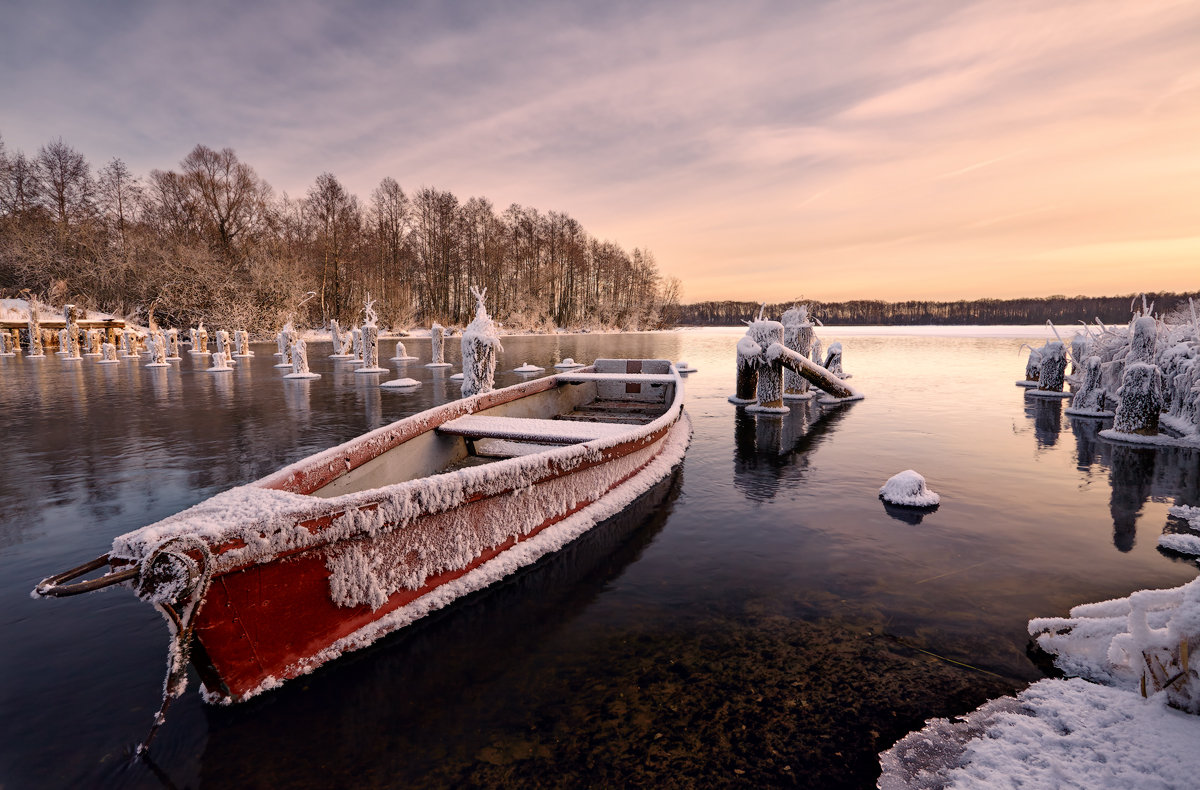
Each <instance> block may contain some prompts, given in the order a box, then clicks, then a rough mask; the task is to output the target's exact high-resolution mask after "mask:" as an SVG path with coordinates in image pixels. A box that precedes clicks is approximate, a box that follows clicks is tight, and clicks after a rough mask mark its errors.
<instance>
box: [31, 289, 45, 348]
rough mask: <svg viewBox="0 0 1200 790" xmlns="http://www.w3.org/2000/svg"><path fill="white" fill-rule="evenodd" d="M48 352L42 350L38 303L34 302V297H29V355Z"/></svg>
mask: <svg viewBox="0 0 1200 790" xmlns="http://www.w3.org/2000/svg"><path fill="white" fill-rule="evenodd" d="M45 355H46V353H45V352H44V351H43V350H42V326H41V324H40V323H38V311H37V305H36V304H34V303H33V297H32V296H30V297H29V356H31V357H44V356H45Z"/></svg>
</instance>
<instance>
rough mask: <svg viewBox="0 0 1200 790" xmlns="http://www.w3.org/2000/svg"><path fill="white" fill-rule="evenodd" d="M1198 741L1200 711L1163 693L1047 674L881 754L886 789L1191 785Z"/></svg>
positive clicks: (1198, 765) (1091, 789)
mask: <svg viewBox="0 0 1200 790" xmlns="http://www.w3.org/2000/svg"><path fill="white" fill-rule="evenodd" d="M1197 745H1200V717H1197V716H1189V715H1188V714H1186V713H1182V712H1180V711H1177V710H1174V709H1172V708H1170V707H1168V706H1167V705H1166V701H1165V699H1163V697H1162V695H1157V696H1154V697H1150V698H1149V699H1143V698H1142V696H1141V695H1140V694H1139V693H1138V692H1136V691H1128V690H1126V689H1119V688H1108V687H1105V686H1098V685H1096V684H1094V683H1089V682H1087V681H1085V680H1080V679H1078V678H1075V679H1071V680H1041V681H1038V682H1037V683H1034V684H1033V685H1032V686H1030V687H1029V688H1028V689H1026V690H1025V691H1022V692H1021V693H1020V694H1018V695H1017V696H1016V698H1013V697H1001V698H1000V699H998V700H992V701H991V702H988V703H985V704H984V705H983V706H981V707H980V708H978V709H977V710H975V711H973V712H972V713H969V714H967V715H966V716H964V717H962V718H961V720H959V721H956V722H952V721H950V720H948V719H931V720H930V721H929V722H928V723H927V725H926V726H925V728H924V729H922V730H919V731H917V732H914V733H911V734H909V735H907V736H905V737H904V738H903V739H901V740H900V741H898V742H897V743H896V745H895V746H893V747H892V748H891V749H889V750H888V751H886V752H884V753H883V754H882V755H880V760H879V761H880V765H881V766H882V768H883V774H882V775H881V776H880V778H879V787H880V788H882V789H883V790H902V789H908V788H913V789H916V788H921V789H922V790H925V789H927V788H928V789H930V790H932V788H963V789H967V788H988V789H989V790H992V789H993V788H998V787H1013V788H1017V787H1020V788H1046V790H1052V789H1053V788H1065V787H1072V788H1088V790H1097V789H1098V788H1122V789H1123V788H1131V787H1156V788H1188V787H1195V786H1196V782H1197V777H1198V776H1200V750H1198V749H1197V748H1196V747H1197Z"/></svg>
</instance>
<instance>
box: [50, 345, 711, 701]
mask: <svg viewBox="0 0 1200 790" xmlns="http://www.w3.org/2000/svg"><path fill="white" fill-rule="evenodd" d="M690 435H691V425H690V422H689V420H688V418H687V415H686V414H685V413H684V411H683V387H682V384H681V379H680V376H679V374H678V373H677V371H676V370H675V367H674V366H673V365H672V364H671V363H670V362H669V361H668V360H653V359H646V360H642V359H630V360H625V359H600V360H596V362H595V364H594V365H592V366H591V367H587V368H584V369H582V370H578V371H571V372H567V373H559V374H555V375H550V376H546V377H544V378H540V379H536V380H533V381H528V382H523V383H520V384H517V385H514V386H511V387H507V388H504V389H500V390H493V391H489V392H485V393H481V394H479V395H475V396H472V397H469V398H465V399H463V400H459V401H454V402H452V403H448V404H445V405H443V406H439V407H436V408H433V409H429V410H427V411H425V412H422V413H420V414H416V415H413V416H411V417H408V418H405V419H402V420H399V421H397V422H395V423H392V424H391V425H388V426H385V427H383V428H380V429H378V430H375V431H372V432H370V433H367V434H365V435H363V436H361V437H359V438H357V439H354V440H352V441H350V442H347V443H345V444H342V445H339V446H337V447H334V448H331V449H329V450H325V451H323V452H321V453H318V454H316V455H313V456H310V457H309V458H306V459H304V460H302V461H299V462H297V463H295V464H292V465H291V466H288V467H285V468H284V469H281V470H279V471H278V472H276V473H274V474H272V475H269V476H267V477H265V478H263V479H261V480H258V481H257V482H254V483H250V484H248V485H245V486H240V487H238V488H234V489H231V490H229V491H226V492H224V493H221V494H218V495H216V496H214V497H212V498H210V499H208V500H206V501H204V502H202V503H200V504H198V505H196V506H194V507H192V508H189V509H188V510H185V511H183V512H182V513H179V514H176V515H174V516H171V517H169V518H166V519H164V520H162V521H159V522H157V523H155V524H151V525H149V526H146V527H143V528H141V529H139V530H135V531H133V532H129V533H127V534H124V535H121V536H119V537H117V538H116V539H115V540H114V541H113V545H112V549H111V551H110V552H109V553H108V554H107V555H104V556H103V557H100V558H98V559H96V560H94V561H93V562H91V563H88V564H86V565H83V566H80V567H79V568H75V569H72V570H70V571H66V572H65V573H62V574H58V575H56V576H52V577H49V578H48V579H45V580H43V582H42V583H41V584H39V585H38V587H37V589H36V590H35V592H36V593H37V594H38V595H43V596H63V595H73V594H76V593H81V592H87V591H89V590H93V589H99V588H100V587H104V586H108V585H110V584H115V583H125V584H127V585H131V586H133V587H134V588H135V589H136V591H137V594H138V596H139V597H141V598H143V599H144V600H147V601H149V602H151V603H153V604H154V605H155V606H156V607H157V608H158V609H159V610H160V611H161V612H162V613H163V615H164V617H165V618H167V620H168V628H169V629H170V631H171V634H172V637H173V642H172V648H171V651H170V653H169V655H170V661H169V662H168V677H167V683H166V691H165V694H166V698H170V697H174V696H178V694H180V693H182V691H183V688H184V687H185V685H186V665H187V663H188V661H189V660H190V661H191V663H192V664H193V665H194V666H195V667H196V669H197V672H198V674H199V676H200V678H201V681H202V682H203V685H204V689H205V697H206V699H208V700H209V701H212V702H223V703H229V702H239V701H242V700H245V699H248V698H250V697H253V696H254V695H256V694H258V693H260V692H262V691H264V690H267V689H270V688H274V687H276V686H278V685H280V684H281V683H282V682H284V681H286V680H289V679H291V678H295V677H298V676H300V675H304V674H306V673H308V672H311V671H312V670H314V669H315V668H317V667H319V666H321V665H322V664H324V663H325V662H327V661H330V660H332V659H334V658H337V657H338V656H340V655H341V654H342V653H344V652H347V651H351V650H355V649H357V648H361V647H365V646H367V645H369V644H371V643H372V642H374V641H375V640H376V639H378V638H379V637H381V636H383V635H384V634H387V633H390V632H392V631H395V630H396V629H399V628H401V627H403V626H405V625H407V624H409V623H411V622H413V621H414V620H417V619H419V618H420V617H423V616H424V615H426V614H428V613H430V612H432V611H435V610H437V609H440V608H442V607H444V606H446V605H447V604H449V603H450V602H451V601H453V600H455V599H456V598H459V597H461V596H463V595H466V594H468V593H471V592H474V591H476V590H479V589H482V588H483V587H486V586H487V585H489V584H491V583H493V582H495V581H497V580H498V579H501V578H503V577H505V576H507V575H509V574H511V573H512V572H514V571H515V570H517V569H518V568H521V567H523V566H526V565H529V564H531V563H533V562H535V561H537V560H538V559H539V558H540V557H543V556H545V555H547V554H549V553H551V552H554V551H556V550H558V549H560V548H562V547H563V546H565V545H566V544H567V543H569V542H570V541H572V540H573V539H574V538H576V537H578V536H579V535H581V534H583V533H584V532H586V531H587V530H588V529H590V528H591V527H593V526H595V524H596V523H598V522H599V521H601V520H603V519H605V518H607V517H608V516H611V515H614V514H615V513H617V512H619V511H620V510H621V509H623V508H624V507H625V506H626V505H628V504H629V503H631V502H632V501H633V500H634V499H636V498H637V497H638V496H639V495H640V494H642V493H643V492H645V491H647V490H649V489H650V488H651V487H652V486H653V485H654V484H655V483H657V482H658V481H659V480H661V479H662V478H663V477H665V476H666V475H667V474H668V473H669V472H670V471H671V469H673V468H674V467H675V465H676V464H678V463H679V461H680V460H682V458H683V453H684V451H685V449H686V448H687V444H688V441H689V439H690ZM105 565H108V566H110V570H109V571H108V573H107V575H105V576H102V577H100V578H97V579H92V580H89V581H83V582H74V581H73V580H75V579H78V578H79V577H81V576H83V575H85V574H87V573H89V572H91V571H95V570H97V569H99V568H101V567H104V566H105ZM165 707H166V699H164V708H163V709H164V710H165ZM159 720H161V713H160V716H159Z"/></svg>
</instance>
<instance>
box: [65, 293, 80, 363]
mask: <svg viewBox="0 0 1200 790" xmlns="http://www.w3.org/2000/svg"><path fill="white" fill-rule="evenodd" d="M63 319H64V321H65V322H66V324H67V347H66V348H65V349H63V350H64V351H66V352H67V359H80V356H79V312H78V311H77V310H76V309H75V305H73V304H69V305H65V306H64V307H63Z"/></svg>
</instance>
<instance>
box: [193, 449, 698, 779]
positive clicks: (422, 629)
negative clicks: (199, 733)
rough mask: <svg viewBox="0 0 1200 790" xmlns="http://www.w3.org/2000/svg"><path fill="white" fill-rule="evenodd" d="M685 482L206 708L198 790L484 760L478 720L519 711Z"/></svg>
mask: <svg viewBox="0 0 1200 790" xmlns="http://www.w3.org/2000/svg"><path fill="white" fill-rule="evenodd" d="M682 482H683V469H682V467H677V468H676V469H675V470H674V472H672V473H671V474H670V475H669V476H667V477H666V478H664V479H663V480H662V481H661V482H659V483H658V484H656V485H655V486H654V487H653V488H652V489H650V490H649V491H648V492H646V493H645V494H643V495H642V496H641V497H639V498H638V499H637V500H636V501H634V502H633V503H632V504H631V505H630V506H629V507H627V508H626V509H624V510H623V511H621V512H620V513H618V514H617V515H615V516H613V517H612V518H610V519H608V520H606V521H604V522H602V523H600V524H598V525H597V526H596V527H594V528H593V529H591V530H589V531H588V532H587V533H585V534H584V535H582V536H581V537H580V538H579V539H578V540H576V541H575V542H573V543H572V544H570V545H569V546H567V547H565V548H563V549H562V550H560V551H558V552H556V553H554V554H551V555H549V556H547V557H545V558H543V559H542V560H541V561H539V562H538V563H536V564H535V565H532V566H530V567H529V568H526V569H525V570H523V571H519V572H518V573H517V574H515V575H514V576H512V577H511V578H509V579H506V580H505V581H503V582H501V583H498V584H496V585H493V586H491V587H488V588H486V589H484V590H481V591H480V592H478V593H476V594H474V595H472V596H469V597H467V598H464V599H462V600H460V601H457V602H456V603H455V604H454V605H453V606H451V607H448V608H447V609H445V610H442V611H440V612H438V613H435V614H431V615H429V616H427V617H425V618H423V619H422V620H419V621H417V622H415V623H413V624H412V625H409V626H408V627H406V628H404V629H402V630H400V631H398V632H396V633H394V634H392V635H391V636H389V637H388V638H386V639H384V640H381V641H380V642H379V643H377V644H375V645H374V646H372V647H370V648H366V649H364V650H362V651H360V652H358V653H352V654H348V655H346V656H344V657H343V658H342V659H340V660H338V661H336V662H333V663H332V664H330V665H327V666H325V667H323V668H321V669H320V670H318V671H317V672H315V673H314V674H313V675H311V676H309V677H307V678H304V679H302V680H300V681H297V682H295V683H292V684H287V685H285V686H283V687H282V688H280V689H278V690H276V691H275V692H274V693H272V694H269V695H264V696H263V697H260V698H257V699H255V700H252V701H250V702H248V703H245V704H242V705H235V706H228V707H224V706H213V705H206V706H203V710H204V715H205V717H206V718H207V719H208V738H207V744H206V746H205V749H204V754H203V757H202V758H201V765H200V776H201V782H200V784H201V785H202V786H211V787H228V786H238V787H242V786H272V787H329V786H334V785H339V784H342V785H347V786H349V785H354V784H356V783H359V782H362V781H364V779H363V776H362V774H361V770H362V766H364V765H367V766H371V773H372V776H375V777H377V778H378V777H382V776H388V777H390V778H391V781H396V782H399V783H404V781H405V780H404V779H403V777H408V778H409V779H411V780H416V779H418V778H419V777H420V776H421V775H423V774H425V773H428V772H430V771H432V770H434V769H435V768H437V767H438V765H439V764H440V763H443V762H444V761H447V760H450V761H460V760H461V761H466V762H468V763H469V762H471V761H474V760H475V759H476V752H477V751H478V750H479V749H482V748H484V747H486V745H487V743H488V741H487V740H484V741H483V742H482V743H480V742H479V739H480V738H485V737H486V736H484V735H483V734H482V731H484V730H486V729H487V727H486V724H485V726H481V720H482V721H483V722H485V723H486V722H487V721H488V720H489V719H491V720H493V721H494V720H496V719H497V718H503V717H506V716H509V715H511V714H512V712H513V711H514V710H519V709H520V706H521V703H522V700H521V699H520V694H521V689H522V688H523V687H525V686H526V685H527V684H528V683H530V682H534V678H533V677H532V674H535V673H536V672H537V669H538V667H539V666H540V665H541V663H542V662H543V661H546V660H547V659H542V658H541V657H540V653H541V651H543V650H545V649H546V645H547V643H550V642H552V641H554V640H555V639H558V638H560V637H562V632H564V631H569V629H570V626H571V625H572V623H573V622H574V621H575V620H576V619H577V618H578V617H579V616H580V615H581V614H582V613H583V612H585V611H586V610H587V609H588V607H589V606H590V605H592V603H593V602H594V601H595V600H596V598H597V597H598V596H599V595H600V593H602V592H603V591H604V589H605V588H606V587H607V586H608V585H609V584H610V583H611V582H613V580H615V579H617V578H618V577H619V576H621V574H622V573H623V572H624V571H625V569H626V568H627V567H628V566H629V565H630V564H632V563H633V562H635V561H636V560H637V559H638V558H639V556H641V554H642V552H643V551H644V550H645V549H646V547H647V546H649V545H650V544H651V542H652V541H653V540H654V539H655V537H656V535H657V534H658V533H659V531H660V530H661V529H662V527H663V525H664V524H665V523H666V521H667V519H668V518H669V516H670V514H671V511H672V507H673V503H674V501H675V499H676V498H677V497H678V495H679V491H680V488H681V486H682ZM568 638H569V637H568ZM314 722H324V723H325V725H324V726H325V728H326V730H327V732H328V735H329V740H322V742H321V745H320V747H319V748H313V749H305V748H299V749H298V748H294V745H295V744H297V743H304V742H311V741H312V740H313V737H314V735H317V736H318V738H320V734H319V733H314V731H313V729H312V727H313V724H314ZM175 778H176V779H179V778H180V777H175ZM383 783H384V784H389V783H390V782H383Z"/></svg>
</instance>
